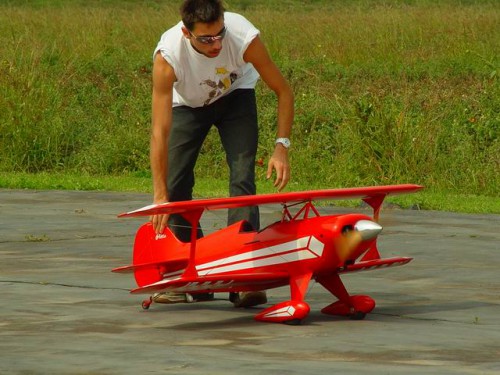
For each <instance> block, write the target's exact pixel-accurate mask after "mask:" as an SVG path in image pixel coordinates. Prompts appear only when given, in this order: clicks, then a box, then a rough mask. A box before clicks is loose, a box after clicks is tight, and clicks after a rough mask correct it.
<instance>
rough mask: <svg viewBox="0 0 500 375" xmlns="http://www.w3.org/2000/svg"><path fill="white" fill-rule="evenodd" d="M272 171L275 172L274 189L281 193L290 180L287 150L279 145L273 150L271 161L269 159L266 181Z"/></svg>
mask: <svg viewBox="0 0 500 375" xmlns="http://www.w3.org/2000/svg"><path fill="white" fill-rule="evenodd" d="M273 169H274V170H275V171H276V179H275V180H274V187H277V188H278V191H281V190H283V189H284V188H285V186H286V185H287V184H288V181H289V180H290V163H289V162H288V150H287V149H286V148H285V147H283V145H281V144H279V143H278V144H277V145H276V147H275V148H274V153H273V155H272V156H271V159H269V163H268V165H267V179H270V178H271V176H272V174H273Z"/></svg>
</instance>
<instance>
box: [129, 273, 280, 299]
mask: <svg viewBox="0 0 500 375" xmlns="http://www.w3.org/2000/svg"><path fill="white" fill-rule="evenodd" d="M288 282H289V275H288V274H287V273H276V272H273V273H252V274H237V275H209V276H202V277H179V278H175V279H164V280H161V281H158V282H155V283H153V284H150V285H145V286H143V287H141V288H137V289H134V290H132V291H131V293H133V294H141V293H148V294H150V293H155V292H178V293H210V292H212V293H215V292H217V293H218V292H231V291H238V292H245V291H257V290H265V289H270V288H276V287H278V286H282V285H286V284H288Z"/></svg>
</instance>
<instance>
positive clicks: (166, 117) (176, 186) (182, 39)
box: [150, 0, 293, 307]
mask: <svg viewBox="0 0 500 375" xmlns="http://www.w3.org/2000/svg"><path fill="white" fill-rule="evenodd" d="M180 13H181V17H182V21H181V22H179V23H178V24H177V25H176V26H174V27H172V28H171V29H169V30H167V31H166V32H165V33H164V34H163V35H162V37H161V40H160V42H159V43H158V46H157V47H156V49H155V51H154V66H153V94H152V117H153V119H152V134H151V152H150V159H151V169H152V174H153V190H154V196H153V199H154V202H153V203H155V204H158V203H164V202H169V201H172V202H173V201H181V200H190V199H192V190H193V186H194V166H195V163H196V159H197V157H198V154H199V151H200V148H201V146H202V143H203V141H204V140H205V137H206V136H207V133H208V131H209V130H210V128H211V127H212V125H215V126H216V127H217V129H218V132H219V135H220V139H221V142H222V145H223V147H224V150H225V152H226V160H227V163H228V166H229V170H230V189H229V190H230V191H229V193H230V195H231V196H239V195H250V194H255V193H256V187H255V157H256V152H257V142H258V126H257V109H256V100H255V90H254V88H255V84H256V82H257V80H258V78H259V75H260V77H261V78H262V80H263V81H264V82H265V83H266V84H267V85H268V86H269V87H270V88H271V89H272V90H273V91H274V92H275V93H276V95H277V97H278V129H277V135H276V144H275V148H274V151H273V154H272V156H271V158H270V160H269V163H268V169H267V178H268V179H269V178H271V176H272V174H273V172H275V174H276V177H275V180H274V186H275V187H277V189H278V190H280V191H281V190H282V189H283V188H284V187H285V186H286V184H287V183H288V180H289V178H290V166H289V162H288V147H289V146H290V141H289V137H290V132H291V127H292V122H293V93H292V90H291V88H290V86H289V85H288V83H287V82H286V80H285V79H284V77H283V75H282V74H281V72H280V71H279V70H278V68H277V67H276V65H275V64H274V62H273V61H272V60H271V58H270V56H269V54H268V52H267V50H266V48H265V46H264V44H263V43H262V41H261V39H260V38H259V30H257V29H256V28H255V27H254V26H253V25H252V24H251V23H250V22H249V21H248V20H246V19H245V18H244V17H243V16H241V15H239V14H235V13H230V12H225V10H224V7H223V5H222V1H221V0H185V1H184V2H183V4H182V5H181V8H180ZM239 220H246V221H248V222H249V223H250V224H251V225H252V226H253V228H254V229H256V230H257V229H259V212H258V208H257V207H244V208H238V209H232V210H229V213H228V224H232V223H234V222H236V221H239ZM151 222H152V224H153V226H154V228H155V231H156V232H157V233H161V232H163V230H164V229H165V226H166V225H167V224H168V225H169V227H170V228H171V229H172V231H173V232H174V233H175V234H176V236H177V237H178V238H179V239H180V240H181V241H185V242H187V241H189V238H190V234H189V233H190V229H189V224H188V223H187V221H186V220H184V219H183V218H182V217H181V216H180V215H171V216H170V217H169V216H168V215H156V216H152V217H151ZM201 235H202V233H201V230H199V236H201ZM231 300H232V301H233V302H235V305H236V306H244V307H249V306H253V305H256V304H261V303H265V302H266V297H265V293H264V292H258V293H245V294H243V293H240V294H239V295H236V294H233V295H232V296H231ZM155 301H156V302H164V303H174V302H185V301H186V298H185V296H184V295H171V294H162V295H157V296H155Z"/></svg>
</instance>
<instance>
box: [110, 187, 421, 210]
mask: <svg viewBox="0 0 500 375" xmlns="http://www.w3.org/2000/svg"><path fill="white" fill-rule="evenodd" d="M422 188H423V187H422V186H419V185H411V184H406V185H388V186H370V187H361V188H345V189H326V190H311V191H300V192H292V193H273V194H260V195H245V196H239V197H230V198H213V199H197V200H193V201H181V202H167V203H162V204H157V205H149V206H146V207H143V208H140V209H138V210H134V211H130V212H127V213H123V214H120V215H118V216H119V217H135V216H149V215H158V214H173V213H183V212H189V211H195V210H201V211H203V210H219V209H224V208H236V207H244V206H258V205H263V204H275V203H282V204H285V203H294V202H295V203H297V202H305V201H312V200H324V199H357V198H360V199H364V200H366V199H376V198H381V199H382V200H383V198H384V197H385V196H387V195H394V194H405V193H413V192H416V191H418V190H420V189H422Z"/></svg>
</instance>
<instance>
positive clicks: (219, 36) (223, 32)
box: [189, 26, 226, 44]
mask: <svg viewBox="0 0 500 375" xmlns="http://www.w3.org/2000/svg"><path fill="white" fill-rule="evenodd" d="M189 33H190V34H191V36H192V37H193V38H194V39H196V40H197V41H198V42H200V43H202V44H214V43H215V42H216V41H218V40H222V39H224V37H225V36H226V26H224V27H223V28H222V30H221V31H219V33H218V34H217V35H214V36H196V35H194V34H193V33H192V32H191V31H190V32H189Z"/></svg>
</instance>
